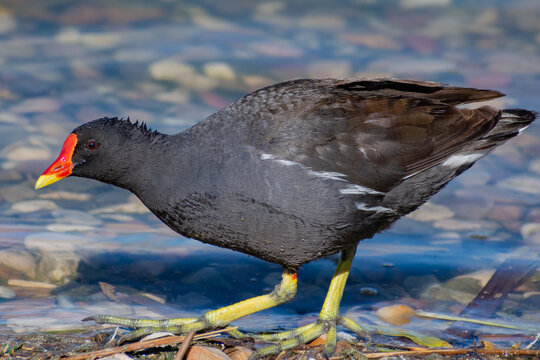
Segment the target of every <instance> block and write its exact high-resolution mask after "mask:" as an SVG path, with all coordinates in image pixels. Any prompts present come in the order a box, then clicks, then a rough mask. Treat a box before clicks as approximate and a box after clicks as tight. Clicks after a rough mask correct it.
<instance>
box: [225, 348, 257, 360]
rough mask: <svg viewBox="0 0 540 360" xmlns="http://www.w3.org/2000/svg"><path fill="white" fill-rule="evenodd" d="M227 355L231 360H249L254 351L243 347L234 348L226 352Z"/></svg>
mask: <svg viewBox="0 0 540 360" xmlns="http://www.w3.org/2000/svg"><path fill="white" fill-rule="evenodd" d="M225 354H227V356H229V357H230V358H231V360H248V359H249V357H250V356H251V354H253V350H250V349H248V348H246V347H243V346H234V347H232V348H229V349H227V350H225Z"/></svg>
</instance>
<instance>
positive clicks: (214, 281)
mask: <svg viewBox="0 0 540 360" xmlns="http://www.w3.org/2000/svg"><path fill="white" fill-rule="evenodd" d="M1 10H2V11H0V15H2V16H3V17H2V18H1V19H0V65H1V66H0V166H1V167H2V171H1V173H0V201H1V202H0V288H4V290H5V291H4V292H0V298H3V300H0V319H1V320H0V334H8V333H11V332H14V331H17V332H20V331H32V330H35V329H37V328H43V327H44V328H55V327H58V326H59V327H62V326H65V327H70V326H71V327H72V326H78V325H79V320H80V318H82V317H84V316H86V315H89V314H95V313H99V312H109V311H112V310H114V309H115V306H117V307H119V309H120V310H119V311H120V312H123V313H124V314H125V315H130V314H131V315H140V316H144V315H146V316H154V317H160V316H172V315H178V316H184V315H185V316H188V315H193V314H197V313H200V312H201V311H203V310H206V309H211V308H215V307H218V306H224V305H227V304H229V303H232V302H235V301H240V300H242V299H245V298H247V297H250V296H255V295H258V294H260V293H262V292H263V291H268V290H270V289H272V288H273V286H274V285H275V284H276V283H277V282H278V281H279V278H280V273H281V269H280V267H279V266H277V265H273V264H267V263H264V262H262V261H260V260H257V259H255V258H252V257H248V256H245V255H241V254H237V253H234V252H232V251H229V250H225V249H219V248H215V247H211V246H207V245H203V244H200V243H199V242H196V241H193V240H189V239H183V238H180V237H178V236H177V235H176V234H174V233H173V232H172V231H170V230H168V229H166V228H165V227H164V226H163V225H162V224H160V223H159V222H158V221H157V220H156V219H155V218H154V217H153V216H152V215H151V214H150V213H148V212H145V211H144V208H143V207H142V205H140V204H139V203H138V202H137V200H136V199H133V198H132V197H131V196H130V195H129V193H127V192H126V191H123V190H119V189H114V188H112V187H110V186H106V185H103V184H99V183H97V182H93V181H89V180H84V179H66V180H64V181H63V182H62V183H61V184H56V185H54V186H51V187H49V188H47V189H44V190H40V192H35V191H34V190H33V182H34V181H35V179H36V178H37V176H38V175H39V174H40V172H41V171H43V170H44V168H45V167H46V166H47V165H48V164H49V163H50V161H51V160H53V159H54V157H55V156H56V155H57V151H58V150H59V148H60V146H61V143H62V142H63V140H64V139H65V136H66V135H67V133H68V132H69V131H71V129H72V128H74V127H75V126H77V125H79V124H81V123H83V122H85V121H89V120H92V119H94V118H98V117H103V116H125V117H127V116H130V117H131V118H132V119H138V120H140V121H145V122H147V123H148V124H149V125H150V126H151V127H152V128H155V129H158V130H160V131H163V132H166V133H176V132H178V131H182V130H184V129H186V128H188V127H189V126H191V125H192V124H194V123H196V122H197V121H199V120H201V119H203V118H204V117H206V116H207V115H209V114H211V113H213V112H215V111H216V110H217V109H219V108H220V107H222V106H225V105H226V104H227V103H229V102H231V101H233V100H234V99H236V98H238V97H240V96H242V95H243V94H246V93H248V92H249V91H251V90H254V89H256V88H259V87H262V86H265V85H268V84H271V83H274V82H279V81H283V80H286V79H291V78H301V77H328V76H335V77H364V76H368V77H378V76H395V77H404V78H413V79H419V80H433V81H440V82H444V83H452V84H456V85H468V86H474V87H484V88H494V89H497V90H500V91H502V92H505V93H507V94H508V97H506V98H503V99H500V100H496V101H495V102H494V105H495V106H501V107H524V108H530V109H537V110H538V109H540V107H539V105H538V104H539V102H538V89H539V87H540V65H539V64H540V26H539V25H538V21H537V19H538V18H539V17H540V4H539V3H538V2H537V1H536V0H534V1H533V0H520V1H512V2H506V1H502V0H500V1H496V2H475V3H471V2H465V1H428V0H425V1H412V0H402V1H397V0H396V1H391V2H376V1H353V0H350V1H340V2H338V3H335V2H333V3H331V4H330V3H329V2H327V1H315V2H306V1H295V2H292V1H277V2H265V3H258V2H256V3H250V2H242V1H233V2H222V3H219V2H218V3H216V2H211V1H203V2H200V1H188V2H181V3H176V2H168V1H161V2H152V3H148V2H144V1H98V2H93V3H92V4H85V3H82V2H71V3H66V2H60V1H49V2H46V3H44V2H31V1H30V2H18V1H6V2H5V4H4V5H3V8H1ZM171 73H172V74H175V75H174V76H175V77H173V78H171V77H170V76H171V75H170V74H171ZM539 153H540V126H539V125H538V124H533V125H532V126H531V127H530V128H529V129H528V130H527V131H526V132H525V133H524V134H523V135H522V136H520V137H519V138H518V139H515V140H514V141H512V142H511V143H509V144H506V145H505V146H504V147H503V148H501V149H500V150H497V151H496V152H495V154H493V155H491V156H489V157H487V158H486V159H483V160H482V161H481V162H479V163H478V164H477V165H475V166H474V168H473V169H471V170H470V171H469V172H468V173H467V174H466V175H464V177H463V178H462V179H460V180H456V181H454V182H452V183H451V184H450V185H449V186H448V187H447V188H446V189H445V190H444V191H443V192H441V193H440V194H439V195H437V196H435V197H434V199H433V200H432V203H433V204H436V205H439V206H442V207H443V208H442V209H443V210H440V209H441V208H438V209H439V211H441V212H440V213H439V215H440V217H435V218H433V219H430V220H422V219H420V220H419V219H418V218H414V217H413V218H409V219H404V220H402V221H400V222H399V223H398V224H396V225H395V226H394V227H393V228H392V229H391V230H389V231H386V232H385V233H383V234H381V235H379V236H377V237H376V238H375V239H372V240H366V241H365V242H364V243H362V244H361V245H360V247H359V251H358V253H357V261H356V262H355V264H354V265H353V270H352V272H351V276H350V281H349V284H348V287H347V290H346V293H345V295H344V299H343V303H342V304H343V308H344V309H349V308H352V307H354V306H359V310H358V311H359V313H360V314H361V315H362V316H365V317H367V318H369V319H370V320H371V321H376V319H375V317H374V315H373V311H372V310H373V309H374V308H377V307H379V306H382V305H385V304H389V303H393V302H396V303H399V302H406V303H409V304H415V305H416V306H418V307H421V308H424V309H427V310H429V309H435V310H440V311H443V312H451V311H454V312H457V311H458V309H460V308H462V307H463V306H465V304H464V303H459V302H456V301H455V300H452V299H447V300H444V299H443V300H441V299H440V298H437V297H436V296H434V295H433V294H431V295H430V293H429V287H430V286H433V285H437V284H438V285H441V286H443V285H444V284H445V283H446V282H447V281H449V280H451V279H454V278H455V277H457V276H459V275H463V274H469V273H472V272H476V271H481V270H495V269H496V268H497V267H498V265H499V264H501V263H502V262H503V261H504V260H505V259H506V258H508V257H517V258H519V257H520V256H524V257H528V258H536V259H538V249H539V244H540V211H538V205H539V203H540V195H539V194H540V180H539V178H540V177H539V175H540V163H539V162H538V160H537V156H538V154H539ZM520 184H521V185H520ZM61 210H70V211H71V212H70V211H68V212H62V211H61ZM445 211H446V212H445ZM448 211H449V212H448ZM84 214H88V215H87V216H88V217H85V215H84ZM475 224H479V225H475ZM527 224H529V225H527ZM526 225H527V226H526ZM47 234H48V235H47ZM51 234H52V235H51ZM48 244H52V245H48ZM15 258H16V259H17V261H15V262H13V261H11V262H10V261H8V260H9V259H15ZM336 261H337V260H336V258H329V259H322V260H319V261H317V262H314V263H311V264H308V265H306V266H305V267H303V268H302V269H301V271H300V273H299V293H298V296H297V298H296V299H295V300H294V301H293V302H291V303H289V304H286V305H283V306H280V307H279V308H276V309H272V310H269V311H267V312H265V313H263V314H262V315H261V314H257V315H254V316H253V317H250V318H248V319H244V320H242V321H240V322H239V324H240V325H241V326H242V327H244V328H246V329H249V330H257V329H259V330H260V329H261V328H265V327H268V328H279V327H281V328H285V327H291V326H295V325H297V324H298V323H302V321H305V319H306V316H307V315H311V316H315V315H316V312H317V311H318V309H319V307H320V304H321V303H322V299H323V298H324V295H325V293H326V286H327V284H328V282H329V280H330V278H331V276H332V273H333V271H334V267H335V263H336ZM20 279H22V280H30V281H36V282H39V283H46V284H48V283H54V284H56V285H57V287H56V288H55V289H50V290H47V291H46V290H43V288H40V287H39V286H38V287H35V286H37V285H35V284H34V285H32V284H30V285H28V284H26V285H21V284H20V283H17V282H15V284H17V285H13V281H12V280H20ZM100 281H101V282H107V283H110V284H113V285H114V286H116V287H117V291H118V292H119V293H120V294H122V296H123V297H121V300H120V303H121V304H122V305H125V306H123V307H122V306H120V305H118V304H114V303H113V302H111V301H110V299H107V298H106V297H105V296H104V295H103V294H102V293H101V291H100V288H99V285H98V284H99V282H100ZM10 284H11V285H10ZM535 286H536V288H535ZM365 288H373V289H375V293H372V292H370V291H366V290H365ZM9 291H15V296H12V295H13V294H12V293H10V292H9ZM471 291H472V290H471ZM535 291H536V292H538V291H540V289H539V288H538V282H537V281H536V282H534V281H531V282H529V283H528V284H527V285H526V286H525V285H524V288H522V290H521V292H519V291H518V292H517V293H516V294H513V299H512V301H513V303H512V304H513V305H514V306H519V305H520V304H521V302H520V299H521V300H523V299H526V298H525V296H524V295H523V294H524V293H527V294H529V295H528V296H529V297H530V296H532V297H533V298H534V297H535V296H536V295H534V292H535ZM2 294H6V295H2ZM141 294H143V295H141ZM144 294H151V295H154V296H157V297H158V298H159V299H160V300H163V301H164V302H165V304H164V305H163V304H160V301H156V300H153V299H152V298H151V297H150V298H149V297H147V296H146V295H144ZM145 296H146V297H145ZM411 299H416V300H414V301H413V300H411ZM516 299H517V300H516ZM441 304H442V305H441ZM523 304H525V303H523ZM524 306H525V305H524ZM538 310H539V309H538V307H537V308H536V312H537V313H538ZM498 316H506V317H507V320H511V321H517V322H519V321H526V322H534V321H537V323H538V321H540V318H538V315H536V317H535V315H534V309H530V308H526V306H525V308H524V309H523V311H521V315H519V316H518V315H515V314H509V313H505V312H504V311H502V312H500V313H499V314H498ZM52 319H56V320H52ZM263 325H264V326H263ZM432 325H433V327H434V328H436V327H437V326H440V325H434V324H432Z"/></svg>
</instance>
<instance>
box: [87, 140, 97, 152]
mask: <svg viewBox="0 0 540 360" xmlns="http://www.w3.org/2000/svg"><path fill="white" fill-rule="evenodd" d="M86 148H87V149H88V150H91V151H94V150H96V149H97V142H96V140H88V142H87V143H86Z"/></svg>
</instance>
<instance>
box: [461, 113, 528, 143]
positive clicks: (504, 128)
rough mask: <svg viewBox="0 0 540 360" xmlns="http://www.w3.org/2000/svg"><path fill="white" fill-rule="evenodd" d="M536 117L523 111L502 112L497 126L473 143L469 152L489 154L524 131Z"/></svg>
mask: <svg viewBox="0 0 540 360" xmlns="http://www.w3.org/2000/svg"><path fill="white" fill-rule="evenodd" d="M536 115H537V114H536V112H534V111H529V110H524V109H504V110H502V111H501V117H500V120H499V121H498V122H497V124H496V125H495V126H494V127H493V129H491V130H490V131H489V132H488V133H487V134H486V135H484V136H483V137H482V138H481V139H480V140H478V141H477V142H475V143H474V144H473V146H472V149H471V150H475V151H485V152H486V153H487V152H489V151H490V150H492V149H493V148H495V147H496V146H498V145H500V144H501V143H503V142H505V141H507V140H508V139H511V138H513V137H514V136H516V135H517V134H519V133H520V132H522V131H523V130H525V129H526V128H527V127H528V126H529V125H530V124H531V123H532V122H533V121H534V120H535V119H536Z"/></svg>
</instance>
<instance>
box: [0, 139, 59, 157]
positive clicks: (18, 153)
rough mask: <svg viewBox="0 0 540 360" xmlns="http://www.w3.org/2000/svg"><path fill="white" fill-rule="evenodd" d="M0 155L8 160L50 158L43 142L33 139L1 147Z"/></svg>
mask: <svg viewBox="0 0 540 360" xmlns="http://www.w3.org/2000/svg"><path fill="white" fill-rule="evenodd" d="M0 156H1V157H3V158H5V159H7V160H9V161H38V160H50V159H51V157H52V154H51V151H50V150H49V148H48V147H47V145H45V144H43V143H38V142H37V141H34V143H33V144H29V141H18V142H15V143H13V144H10V145H8V146H6V147H5V148H3V149H2V151H0Z"/></svg>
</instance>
